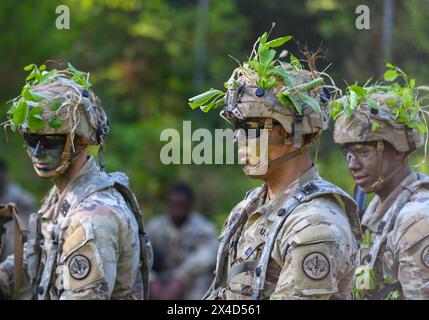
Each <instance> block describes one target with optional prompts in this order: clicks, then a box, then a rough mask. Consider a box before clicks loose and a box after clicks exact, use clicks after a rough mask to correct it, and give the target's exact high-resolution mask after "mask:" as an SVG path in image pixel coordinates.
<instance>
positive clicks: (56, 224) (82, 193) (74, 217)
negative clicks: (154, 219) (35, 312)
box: [0, 159, 140, 299]
mask: <svg viewBox="0 0 429 320" xmlns="http://www.w3.org/2000/svg"><path fill="white" fill-rule="evenodd" d="M112 178H113V177H112V176H108V175H107V174H105V173H103V172H100V171H99V168H98V167H97V165H96V164H95V162H94V160H93V159H89V160H88V161H87V163H86V164H85V166H84V167H83V168H82V169H81V171H80V172H79V175H78V177H77V178H76V179H75V180H74V181H73V182H72V183H70V184H69V185H68V186H67V188H66V190H64V192H63V193H62V194H58V193H57V190H56V188H55V187H54V188H53V189H52V190H51V191H50V192H49V194H48V196H47V197H46V199H45V200H44V202H43V205H42V208H41V209H40V210H39V211H38V213H37V215H38V217H40V220H41V226H40V228H41V236H42V238H43V241H42V243H40V246H41V261H40V263H41V265H40V266H39V265H37V261H33V255H34V254H35V253H34V252H33V250H32V249H33V248H32V245H33V244H32V243H27V246H26V251H25V258H26V259H25V261H26V267H27V269H28V271H27V272H28V273H29V274H31V275H30V278H32V277H33V276H34V273H36V272H37V269H38V268H42V269H41V270H40V271H39V272H41V274H42V276H41V282H40V283H39V284H38V287H37V297H38V298H43V297H44V298H45V299H130V298H131V294H132V287H133V284H134V282H135V280H136V276H137V271H138V268H139V253H140V246H139V238H138V226H137V222H136V220H135V217H134V215H133V213H132V211H131V209H130V208H129V207H128V205H127V203H126V202H125V200H124V197H123V196H122V195H121V194H120V193H119V192H118V191H117V190H116V189H115V187H114V183H115V182H114V180H113V179H112ZM121 178H122V179H123V178H125V176H122V177H121ZM53 247H58V249H53ZM53 251H58V254H57V256H54V257H52V252H53ZM52 259H53V260H52ZM0 266H1V269H0V270H1V271H3V272H5V273H7V274H8V275H12V272H13V270H12V269H13V259H12V256H11V257H9V258H8V260H7V261H5V262H3V263H2V264H1V265H0ZM49 268H51V269H52V271H51V270H49ZM45 290H48V292H44V291H45Z"/></svg>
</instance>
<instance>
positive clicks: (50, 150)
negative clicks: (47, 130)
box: [24, 133, 67, 175]
mask: <svg viewBox="0 0 429 320" xmlns="http://www.w3.org/2000/svg"><path fill="white" fill-rule="evenodd" d="M24 140H25V143H26V145H27V152H28V155H29V156H30V158H31V161H32V162H33V166H34V169H35V171H36V173H37V174H38V175H41V173H42V174H43V173H46V172H50V171H53V170H55V169H57V168H58V166H59V165H60V162H61V156H62V153H63V150H64V146H65V143H66V140H67V136H66V135H37V134H27V133H25V134H24Z"/></svg>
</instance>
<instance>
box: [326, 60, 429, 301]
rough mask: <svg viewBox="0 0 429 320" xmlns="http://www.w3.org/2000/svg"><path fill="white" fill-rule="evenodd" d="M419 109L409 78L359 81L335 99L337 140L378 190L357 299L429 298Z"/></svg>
mask: <svg viewBox="0 0 429 320" xmlns="http://www.w3.org/2000/svg"><path fill="white" fill-rule="evenodd" d="M392 68H396V67H392ZM392 70H397V71H394V72H395V73H396V72H399V73H401V71H400V69H392ZM401 74H402V73H401ZM412 82H414V80H412ZM351 95H354V96H355V99H356V100H355V102H356V104H355V106H354V107H353V108H352V107H351V106H350V103H349V102H348V101H351V100H350V99H351ZM419 108H420V106H419V101H418V99H417V97H416V95H415V92H414V89H413V87H412V86H411V85H408V82H407V85H405V86H404V87H401V86H400V85H399V83H394V84H391V85H387V84H386V85H380V84H377V85H374V86H366V87H359V86H356V85H354V86H352V87H351V88H349V89H348V91H347V94H346V95H345V96H344V97H343V98H341V99H340V100H338V101H336V102H334V110H335V115H334V116H337V118H336V122H335V132H334V140H335V142H336V143H339V144H341V149H342V150H343V152H344V155H345V158H346V161H347V166H348V169H349V171H350V174H351V175H352V176H353V179H354V180H355V182H356V184H357V186H359V187H360V188H361V189H362V190H363V191H364V192H366V193H372V192H373V193H375V197H374V198H373V200H372V201H371V203H370V204H369V206H368V208H367V209H366V211H365V213H364V215H363V218H362V222H361V223H362V226H363V230H364V237H363V243H362V246H361V249H360V259H359V261H360V266H359V267H358V270H357V271H356V276H357V278H356V288H355V298H356V299H385V298H387V299H429V177H427V176H426V175H424V174H421V173H418V172H414V171H413V170H411V169H410V166H409V165H408V161H407V159H408V156H409V155H410V153H411V152H412V151H414V150H415V149H417V148H418V147H420V146H422V145H423V133H424V131H426V130H427V128H426V125H425V122H424V120H423V118H422V115H421V113H422V112H421V109H419Z"/></svg>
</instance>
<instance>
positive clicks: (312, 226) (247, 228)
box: [211, 167, 357, 299]
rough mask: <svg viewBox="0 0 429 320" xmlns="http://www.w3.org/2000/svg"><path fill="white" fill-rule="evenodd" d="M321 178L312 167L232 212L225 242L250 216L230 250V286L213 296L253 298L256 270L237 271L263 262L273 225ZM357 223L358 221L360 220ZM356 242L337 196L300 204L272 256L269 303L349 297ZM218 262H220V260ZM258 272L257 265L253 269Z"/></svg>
mask: <svg viewBox="0 0 429 320" xmlns="http://www.w3.org/2000/svg"><path fill="white" fill-rule="evenodd" d="M317 180H320V177H319V175H318V172H317V169H316V168H315V167H313V168H312V169H310V170H309V171H308V172H306V173H305V174H304V175H303V176H302V177H301V178H299V179H298V180H297V181H295V182H293V183H291V184H290V185H289V186H287V187H286V189H285V190H284V191H283V192H281V193H280V194H279V195H278V196H277V197H275V198H274V199H272V200H271V201H266V192H267V188H266V186H265V185H263V186H262V187H260V188H257V189H255V190H252V191H250V192H249V193H248V196H247V197H246V199H245V200H243V201H242V202H240V203H239V204H238V205H237V206H236V207H235V208H234V209H233V210H232V212H231V214H230V216H229V218H228V223H227V224H226V225H225V226H224V228H223V230H222V232H221V235H220V240H221V241H222V240H223V239H224V237H225V236H226V235H227V233H228V232H229V230H230V226H231V225H232V221H234V220H235V219H237V218H236V217H237V216H239V215H240V214H241V213H242V212H246V213H247V214H246V220H247V221H246V222H245V224H244V226H242V228H241V230H240V231H239V232H238V233H237V234H236V235H235V236H234V237H233V238H232V240H231V241H230V243H229V246H228V253H229V257H228V266H227V268H228V271H227V274H228V283H227V284H226V287H225V288H224V289H222V290H221V291H220V292H217V293H216V297H215V296H211V298H217V299H250V298H251V297H252V282H253V279H254V274H255V271H254V270H250V271H245V272H243V273H238V274H236V275H235V276H234V275H232V272H233V273H234V274H235V271H234V269H235V270H239V269H241V268H240V267H237V266H239V265H240V264H241V265H242V266H245V265H246V264H247V265H253V266H255V265H254V264H255V263H258V261H259V260H260V259H261V254H262V250H263V248H264V246H265V244H266V242H267V240H268V237H269V234H270V229H271V228H272V226H273V224H274V223H275V222H276V221H277V220H279V219H281V216H280V215H279V213H281V212H282V210H283V209H282V208H284V206H285V204H286V203H287V202H288V200H289V199H291V198H292V197H293V196H294V195H295V193H296V191H297V189H299V188H300V187H303V186H305V185H307V186H308V183H311V182H314V181H317ZM352 220H354V221H356V219H355V218H352ZM356 253H357V243H356V240H355V238H354V236H353V233H352V230H351V228H350V223H349V219H348V217H347V215H346V214H345V213H344V210H343V209H342V208H341V206H340V204H339V202H338V201H337V200H336V198H335V196H334V193H331V194H325V195H323V196H319V197H316V198H314V199H312V200H310V201H308V202H304V203H303V204H301V205H299V206H298V207H297V208H296V209H295V210H294V211H293V212H292V213H291V214H290V216H289V217H288V219H286V222H285V223H284V225H283V226H282V228H281V230H280V232H279V235H278V236H277V238H276V240H275V243H274V248H273V250H272V252H271V255H270V259H269V264H268V270H267V277H266V285H265V289H264V292H263V297H265V298H270V299H348V298H350V290H351V285H352V282H353V274H354V270H355V267H356V265H357V260H356ZM218 259H219V258H218ZM237 268H238V269H237ZM251 268H252V269H254V268H253V267H251Z"/></svg>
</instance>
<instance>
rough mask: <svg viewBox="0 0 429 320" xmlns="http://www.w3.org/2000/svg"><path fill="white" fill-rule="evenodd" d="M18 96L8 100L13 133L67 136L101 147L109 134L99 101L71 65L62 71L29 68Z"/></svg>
mask: <svg viewBox="0 0 429 320" xmlns="http://www.w3.org/2000/svg"><path fill="white" fill-rule="evenodd" d="M24 69H25V70H27V71H30V70H31V72H30V74H29V76H28V77H27V78H26V84H25V86H24V87H23V89H22V91H21V95H19V96H18V97H16V98H14V99H13V100H12V106H11V108H10V109H9V111H8V116H9V120H8V121H6V122H5V123H4V125H5V126H10V127H11V129H12V130H13V131H15V130H16V129H17V128H18V129H19V130H20V131H21V132H28V133H37V134H69V135H70V136H71V138H72V139H73V137H74V136H75V135H77V136H80V137H82V138H83V139H84V141H85V143H87V144H91V145H98V144H102V143H103V141H104V137H105V136H106V135H107V133H108V131H109V126H108V119H107V116H106V114H105V112H104V110H103V108H102V106H101V102H100V99H99V98H98V97H97V96H96V95H95V94H94V93H93V92H92V91H91V90H90V89H89V87H90V86H91V84H90V83H89V74H88V73H84V72H81V71H79V70H77V69H76V68H74V67H73V66H72V65H71V64H68V67H67V68H66V69H64V70H57V69H52V70H49V71H47V70H46V66H45V65H42V66H40V67H37V66H36V65H34V64H32V65H29V66H27V67H25V68H24Z"/></svg>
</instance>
